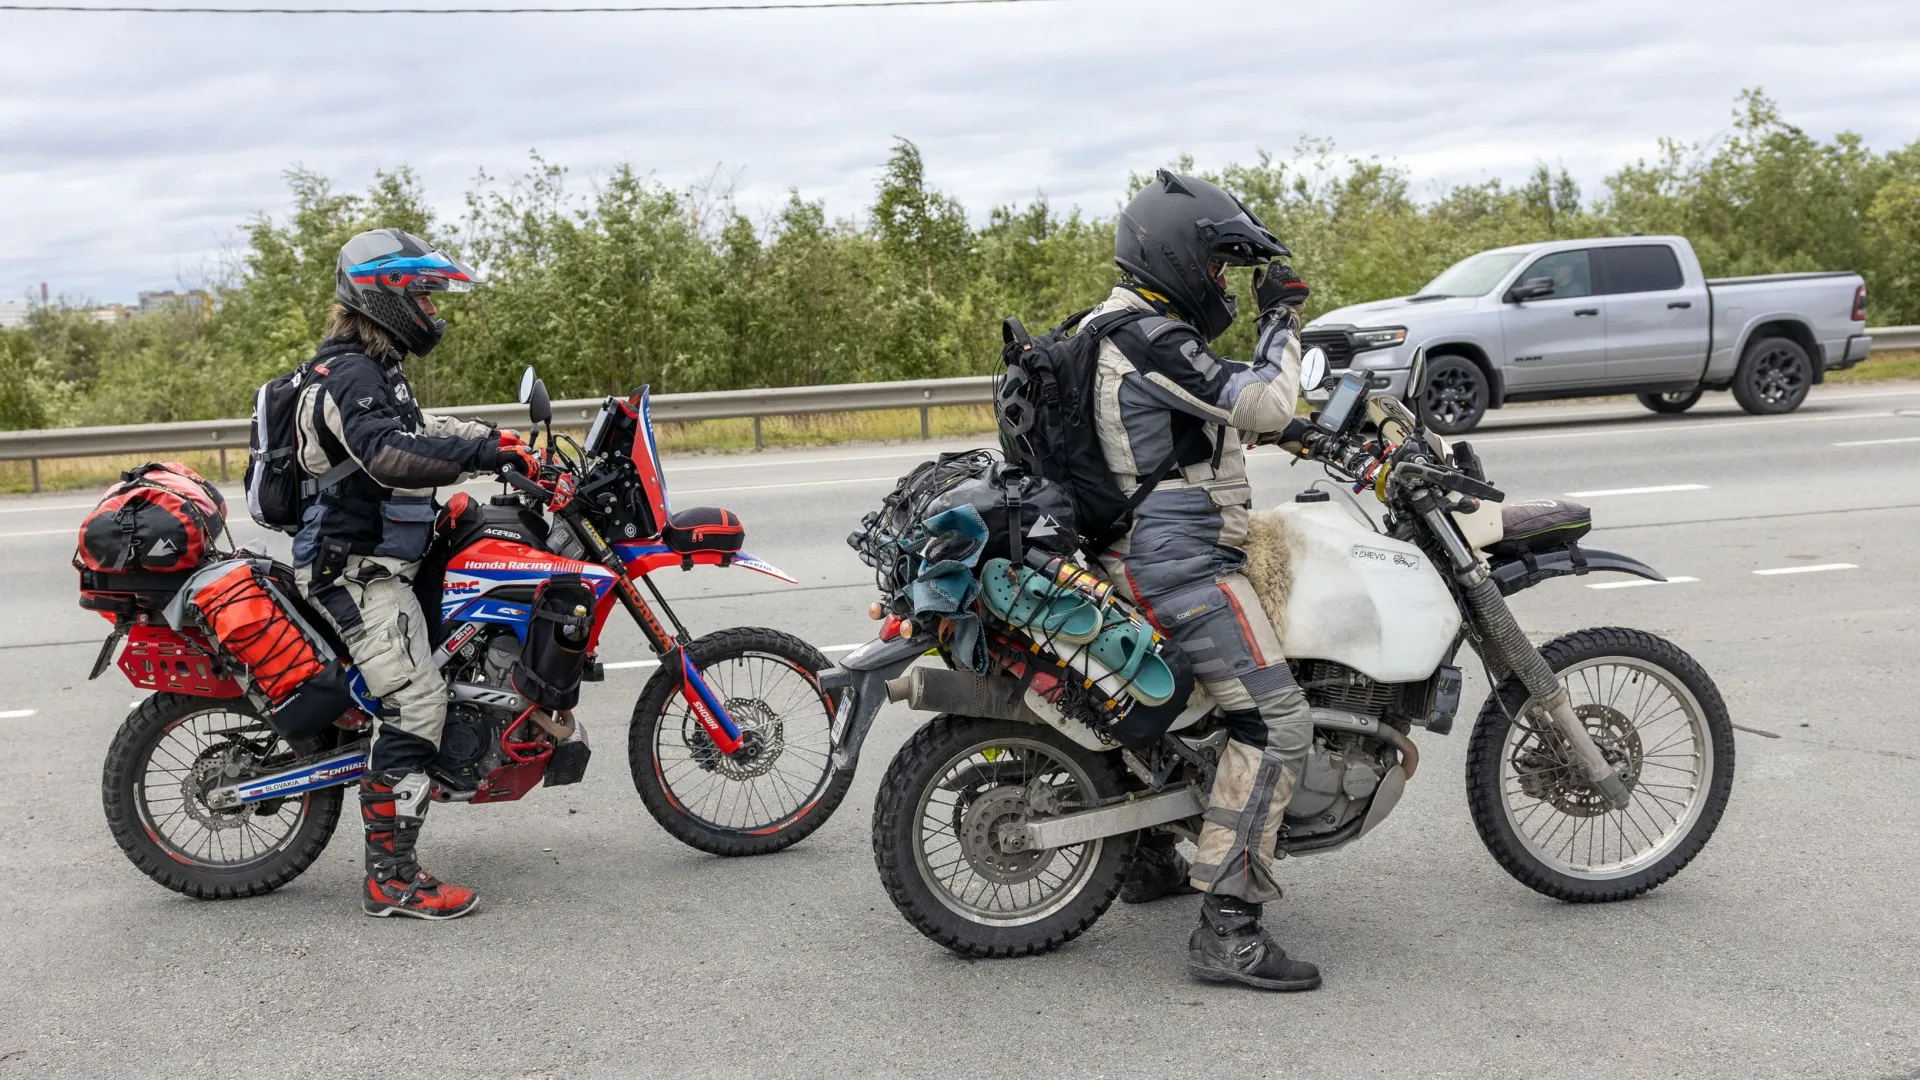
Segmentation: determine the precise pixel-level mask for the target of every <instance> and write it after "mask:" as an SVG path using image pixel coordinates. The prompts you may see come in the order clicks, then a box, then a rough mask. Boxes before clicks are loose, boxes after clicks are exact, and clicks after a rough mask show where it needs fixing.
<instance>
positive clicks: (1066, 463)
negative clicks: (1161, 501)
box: [993, 308, 1187, 557]
mask: <svg viewBox="0 0 1920 1080" xmlns="http://www.w3.org/2000/svg"><path fill="white" fill-rule="evenodd" d="M1092 310H1093V309H1092V308H1088V309H1087V310H1086V311H1082V312H1078V313H1077V314H1074V315H1070V316H1068V317H1067V319H1066V321H1065V322H1062V323H1061V324H1060V325H1058V326H1056V327H1054V328H1053V329H1051V330H1048V331H1047V332H1046V333H1044V334H1041V335H1039V336H1037V337H1036V336H1032V335H1029V334H1028V333H1027V330H1026V328H1025V327H1023V326H1022V325H1020V320H1019V319H1012V318H1010V319H1007V320H1005V321H1004V322H1002V323H1001V325H1000V332H1001V337H1002V339H1003V341H1004V342H1005V344H1004V345H1003V346H1002V348H1001V352H1000V359H1001V361H1002V362H1004V363H1005V364H1006V367H1007V370H1006V371H1005V372H1004V373H1003V374H1002V375H1001V376H1000V377H999V379H998V380H996V382H995V384H994V395H993V396H994V401H993V412H994V418H995V419H996V420H997V421H998V423H999V428H1000V447H1001V450H1002V451H1003V452H1004V453H1005V454H1006V458H1007V461H1008V462H1009V463H1012V464H1015V465H1018V466H1020V467H1021V468H1023V469H1025V470H1026V471H1027V472H1029V473H1031V474H1033V475H1035V476H1040V477H1044V478H1046V479H1047V480H1050V481H1052V482H1053V483H1055V484H1058V485H1060V486H1061V487H1063V488H1065V489H1066V491H1067V492H1068V494H1069V495H1070V496H1071V497H1072V499H1073V506H1074V525H1075V527H1076V529H1077V530H1078V533H1079V538H1080V546H1081V549H1082V550H1084V551H1085V552H1086V553H1087V555H1088V556H1089V557H1098V556H1099V555H1100V554H1101V553H1103V552H1105V551H1106V550H1107V548H1108V547H1110V546H1112V544H1113V542H1114V541H1115V540H1118V539H1120V538H1121V537H1122V536H1125V535H1126V534H1127V530H1129V529H1131V528H1133V513H1134V511H1135V510H1138V509H1139V508H1140V504H1141V503H1142V502H1143V501H1145V500H1146V497H1147V496H1148V495H1149V494H1150V493H1152V491H1153V489H1154V487H1155V486H1156V485H1158V484H1159V483H1160V481H1162V480H1165V479H1166V478H1167V476H1168V475H1169V474H1170V473H1172V472H1173V470H1174V469H1175V468H1176V467H1178V466H1179V464H1180V459H1181V457H1182V454H1183V451H1185V450H1186V449H1187V448H1186V447H1184V446H1181V445H1179V444H1178V443H1176V445H1175V447H1174V450H1173V453H1171V454H1169V455H1167V459H1166V460H1165V461H1163V462H1161V463H1160V464H1159V465H1158V466H1157V467H1156V468H1155V469H1154V470H1153V471H1152V472H1151V473H1147V474H1145V475H1142V476H1141V477H1140V486H1139V487H1137V488H1135V489H1134V491H1133V494H1132V495H1123V494H1121V492H1120V484H1119V482H1118V481H1116V480H1115V479H1114V478H1113V473H1112V471H1111V470H1109V469H1108V468H1107V458H1106V455H1105V454H1104V453H1103V452H1102V451H1101V449H1100V435H1099V432H1098V430H1097V429H1096V428H1095V426H1094V425H1095V420H1094V416H1095V413H1094V400H1093V397H1094V382H1095V376H1096V374H1097V372H1098V371H1099V367H1100V343H1101V342H1102V341H1104V340H1105V339H1106V338H1108V337H1109V336H1111V335H1112V334H1113V332H1114V331H1116V330H1119V329H1120V328H1121V327H1124V326H1129V325H1131V324H1133V323H1136V322H1139V321H1140V320H1141V319H1146V318H1151V317H1153V313H1152V312H1150V311H1110V312H1107V313H1105V314H1102V315H1096V316H1094V317H1093V318H1091V319H1089V318H1087V314H1088V312H1090V311H1092ZM1076 327H1077V328H1078V332H1075V328H1076ZM1122 352H1123V354H1124V353H1125V350H1122ZM1127 360H1128V362H1129V363H1132V364H1134V366H1135V368H1136V370H1139V362H1138V361H1137V360H1135V359H1134V357H1132V356H1131V355H1128V356H1127Z"/></svg>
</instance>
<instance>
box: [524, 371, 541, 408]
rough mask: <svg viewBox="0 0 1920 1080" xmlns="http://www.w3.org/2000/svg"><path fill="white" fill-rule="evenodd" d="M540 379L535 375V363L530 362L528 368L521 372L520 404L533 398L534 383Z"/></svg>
mask: <svg viewBox="0 0 1920 1080" xmlns="http://www.w3.org/2000/svg"><path fill="white" fill-rule="evenodd" d="M538 381H539V380H538V379H536V378H534V375H533V365H532V364H528V365H527V370H525V371H523V372H521V373H520V404H522V405H525V404H527V403H528V402H530V401H532V400H533V385H534V383H536V382H538Z"/></svg>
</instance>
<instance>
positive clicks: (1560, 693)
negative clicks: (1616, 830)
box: [1420, 499, 1630, 810]
mask: <svg viewBox="0 0 1920 1080" xmlns="http://www.w3.org/2000/svg"><path fill="white" fill-rule="evenodd" d="M1425 503H1426V504H1425V505H1423V506H1421V507H1420V515H1421V517H1422V519H1423V520H1425V521H1426V523H1427V526H1428V528H1429V529H1430V530H1431V531H1432V532H1433V534H1434V535H1435V536H1437V537H1439V538H1440V543H1441V544H1442V545H1443V546H1445V548H1446V550H1447V558H1448V560H1449V561H1451V562H1452V563H1453V579H1454V581H1456V582H1458V583H1459V585H1460V590H1461V592H1462V593H1463V594H1465V596H1466V599H1467V607H1468V609H1469V612H1468V613H1469V614H1470V615H1471V616H1472V617H1473V620H1474V623H1475V624H1476V626H1477V627H1478V629H1479V631H1480V635H1481V639H1482V641H1483V642H1484V643H1485V645H1484V647H1485V648H1487V649H1488V650H1489V651H1490V652H1491V653H1492V655H1493V656H1494V657H1495V658H1497V659H1498V660H1499V661H1500V662H1501V663H1503V664H1505V665H1506V667H1507V669H1508V670H1510V671H1512V672H1513V673H1514V674H1515V675H1516V676H1518V677H1519V679H1520V682H1521V685H1523V686H1525V687H1526V688H1527V693H1528V695H1529V696H1530V698H1531V700H1532V704H1533V708H1534V709H1536V710H1538V711H1539V712H1543V713H1545V714H1546V717H1547V720H1548V722H1549V723H1551V724H1552V725H1553V728H1554V730H1556V731H1558V732H1559V733H1560V737H1561V738H1562V739H1563V740H1565V741H1566V744H1567V746H1569V747H1571V748H1572V750H1573V756H1574V758H1575V760H1576V761H1578V762H1579V764H1580V767H1581V769H1582V770H1583V771H1584V772H1585V773H1586V774H1587V779H1588V780H1589V781H1590V782H1591V783H1592V784H1593V787H1594V790H1595V791H1598V792H1599V793H1600V796H1601V798H1603V799H1605V800H1606V801H1607V805H1608V806H1609V807H1611V808H1613V809H1615V810H1619V809H1623V808H1624V807H1625V806H1626V805H1627V803H1628V801H1629V799H1630V796H1629V795H1628V793H1627V784H1626V781H1625V780H1624V779H1623V778H1622V777H1621V775H1620V770H1619V769H1618V768H1616V767H1615V766H1614V765H1613V763H1612V762H1610V761H1608V760H1607V758H1606V755H1605V754H1603V753H1601V752H1600V747H1599V745H1598V744H1596V743H1595V742H1594V741H1593V736H1592V735H1591V734H1589V733H1588V731H1587V725H1585V724H1583V723H1581V722H1580V717H1579V716H1577V715H1575V713H1574V711H1573V703H1572V702H1571V701H1570V700H1568V697H1567V688H1566V687H1565V686H1563V685H1561V683H1560V676H1558V675H1556V674H1555V673H1554V671H1553V668H1552V667H1551V666H1550V665H1549V664H1548V663H1547V661H1546V659H1545V658H1544V657H1542V656H1541V655H1540V650H1539V649H1536V648H1534V646H1533V642H1531V641H1529V640H1527V634H1526V631H1524V630H1522V629H1521V628H1520V623H1519V621H1518V620H1516V619H1515V618H1514V617H1513V609H1512V608H1509V607H1508V606H1507V598H1506V597H1505V596H1503V595H1502V594H1501V592H1500V586H1499V584H1498V583H1496V582H1495V581H1494V580H1493V575H1492V574H1491V573H1490V572H1489V571H1488V569H1487V566H1486V564H1485V563H1484V562H1482V561H1481V560H1480V558H1479V557H1478V556H1477V555H1475V554H1474V553H1473V550H1472V549H1471V548H1469V547H1468V546H1467V544H1466V541H1465V540H1464V539H1462V538H1461V536H1460V533H1459V530H1458V529H1456V528H1455V527H1454V525H1453V522H1452V520H1451V519H1450V518H1448V516H1447V513H1446V511H1445V510H1444V509H1442V508H1441V507H1440V506H1439V505H1437V504H1436V503H1435V502H1434V501H1433V500H1431V499H1428V500H1425Z"/></svg>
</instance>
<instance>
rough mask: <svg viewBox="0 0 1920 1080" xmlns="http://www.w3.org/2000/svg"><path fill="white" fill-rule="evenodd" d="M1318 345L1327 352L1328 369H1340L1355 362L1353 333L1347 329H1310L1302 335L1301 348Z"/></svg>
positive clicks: (1305, 348) (1303, 349)
mask: <svg viewBox="0 0 1920 1080" xmlns="http://www.w3.org/2000/svg"><path fill="white" fill-rule="evenodd" d="M1316 346H1317V347H1318V348H1319V349H1320V350H1321V351H1322V352H1324V353H1326V354H1327V370H1328V371H1340V370H1343V369H1345V368H1346V366H1347V365H1348V364H1350V363H1352V362H1353V352H1354V349H1353V335H1352V334H1351V333H1349V332H1347V331H1345V330H1308V331H1307V332H1306V333H1304V334H1301V335H1300V348H1301V350H1302V351H1303V352H1304V351H1305V350H1307V349H1311V348H1314V347H1316Z"/></svg>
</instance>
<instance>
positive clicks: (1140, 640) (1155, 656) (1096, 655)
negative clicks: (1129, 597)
mask: <svg viewBox="0 0 1920 1080" xmlns="http://www.w3.org/2000/svg"><path fill="white" fill-rule="evenodd" d="M1105 623H1106V625H1105V626H1104V627H1103V628H1102V629H1101V631H1100V633H1099V635H1098V636H1096V637H1095V638H1094V639H1093V642H1092V643H1091V644H1089V645H1088V646H1087V650H1086V655H1087V656H1088V657H1090V658H1092V659H1093V660H1095V661H1096V662H1098V664H1099V665H1100V666H1101V667H1103V668H1105V669H1106V670H1108V671H1110V672H1112V673H1113V676H1114V678H1115V679H1116V680H1118V682H1119V683H1120V687H1119V688H1120V689H1122V690H1124V691H1125V692H1126V693H1128V694H1130V695H1132V696H1133V697H1135V698H1137V699H1139V700H1140V701H1143V702H1145V703H1146V704H1148V705H1164V704H1166V703H1167V702H1168V701H1170V700H1172V698H1173V691H1174V679H1173V669H1172V668H1170V667H1168V666H1167V662H1166V661H1165V660H1162V659H1161V658H1160V654H1159V652H1158V651H1157V650H1156V649H1155V648H1154V647H1153V631H1152V630H1151V629H1150V628H1148V627H1147V625H1146V624H1144V623H1142V622H1139V621H1138V620H1135V619H1132V618H1129V617H1128V615H1127V613H1126V612H1124V611H1121V610H1120V609H1119V608H1117V607H1110V608H1108V609H1107V610H1106V612H1105Z"/></svg>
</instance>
